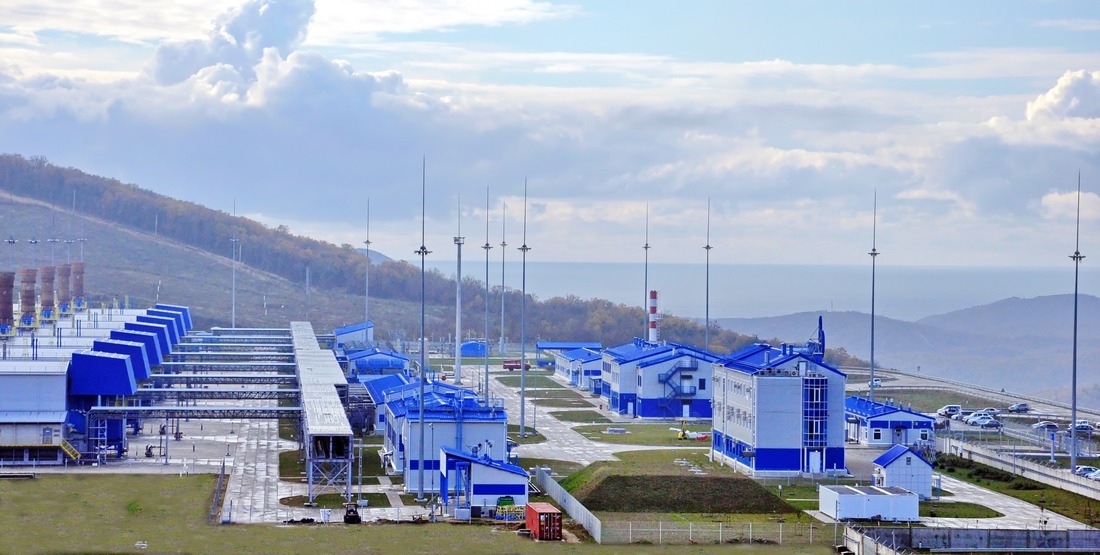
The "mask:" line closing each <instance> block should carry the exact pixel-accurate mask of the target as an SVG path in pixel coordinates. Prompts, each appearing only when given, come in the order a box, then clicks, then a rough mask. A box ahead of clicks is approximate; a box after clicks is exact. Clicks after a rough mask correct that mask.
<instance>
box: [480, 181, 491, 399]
mask: <svg viewBox="0 0 1100 555" xmlns="http://www.w3.org/2000/svg"><path fill="white" fill-rule="evenodd" d="M481 248H483V249H485V389H484V395H485V402H486V404H488V402H489V250H490V249H492V248H493V246H492V245H490V244H489V186H488V185H486V186H485V244H484V245H482V246H481Z"/></svg>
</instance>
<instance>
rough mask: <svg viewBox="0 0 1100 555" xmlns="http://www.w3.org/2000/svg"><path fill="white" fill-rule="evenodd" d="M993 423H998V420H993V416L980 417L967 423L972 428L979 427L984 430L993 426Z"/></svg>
mask: <svg viewBox="0 0 1100 555" xmlns="http://www.w3.org/2000/svg"><path fill="white" fill-rule="evenodd" d="M993 422H997V419H996V418H993V417H992V416H989V415H984V416H980V417H978V418H974V419H971V420H968V421H967V422H966V423H967V424H970V425H971V426H979V427H982V428H987V427H989V426H991V425H992V423H993ZM997 423H998V424H1000V422H997Z"/></svg>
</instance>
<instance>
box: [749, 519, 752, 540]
mask: <svg viewBox="0 0 1100 555" xmlns="http://www.w3.org/2000/svg"><path fill="white" fill-rule="evenodd" d="M749 543H752V523H751V522H750V523H749Z"/></svg>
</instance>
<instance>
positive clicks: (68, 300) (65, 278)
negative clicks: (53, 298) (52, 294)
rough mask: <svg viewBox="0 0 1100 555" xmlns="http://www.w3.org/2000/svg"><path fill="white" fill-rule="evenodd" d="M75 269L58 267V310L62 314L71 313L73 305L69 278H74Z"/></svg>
mask: <svg viewBox="0 0 1100 555" xmlns="http://www.w3.org/2000/svg"><path fill="white" fill-rule="evenodd" d="M72 273H73V267H72V266H71V265H69V264H62V265H60V266H58V267H57V308H58V309H59V310H60V311H61V312H62V313H67V312H69V308H70V306H69V305H71V304H72V294H71V293H70V290H69V277H70V276H72Z"/></svg>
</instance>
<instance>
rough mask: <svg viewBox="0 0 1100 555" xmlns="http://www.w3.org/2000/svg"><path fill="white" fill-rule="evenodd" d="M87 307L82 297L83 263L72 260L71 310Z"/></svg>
mask: <svg viewBox="0 0 1100 555" xmlns="http://www.w3.org/2000/svg"><path fill="white" fill-rule="evenodd" d="M86 308H88V303H87V302H86V301H85V299H84V263H83V262H73V312H81V311H83V310H84V309H86Z"/></svg>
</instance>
